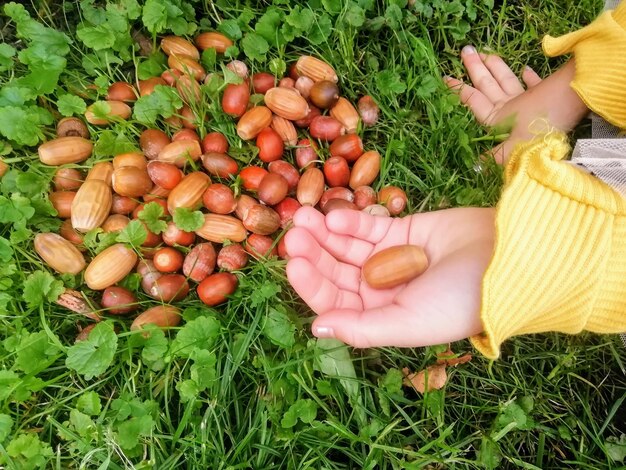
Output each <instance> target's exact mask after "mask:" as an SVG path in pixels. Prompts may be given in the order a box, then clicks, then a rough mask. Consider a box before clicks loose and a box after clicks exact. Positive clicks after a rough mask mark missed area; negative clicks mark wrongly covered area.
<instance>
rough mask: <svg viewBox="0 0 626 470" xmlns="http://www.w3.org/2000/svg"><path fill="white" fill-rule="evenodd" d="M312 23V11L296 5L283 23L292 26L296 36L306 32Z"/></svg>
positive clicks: (313, 16)
mask: <svg viewBox="0 0 626 470" xmlns="http://www.w3.org/2000/svg"><path fill="white" fill-rule="evenodd" d="M314 22H315V14H314V13H313V11H312V10H311V9H310V8H300V6H298V5H297V6H296V7H294V9H293V10H291V12H290V13H289V15H287V16H286V17H285V23H286V24H288V25H290V26H292V27H293V28H294V29H295V30H296V31H297V32H298V36H301V35H302V33H305V32H308V31H309V29H311V26H312V25H313V23H314Z"/></svg>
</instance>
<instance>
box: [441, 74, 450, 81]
mask: <svg viewBox="0 0 626 470" xmlns="http://www.w3.org/2000/svg"><path fill="white" fill-rule="evenodd" d="M450 80H452V77H451V76H450V75H444V76H443V81H444V82H449V81H450Z"/></svg>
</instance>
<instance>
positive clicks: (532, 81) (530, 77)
mask: <svg viewBox="0 0 626 470" xmlns="http://www.w3.org/2000/svg"><path fill="white" fill-rule="evenodd" d="M522 80H523V81H524V83H525V84H526V86H527V87H528V88H532V87H534V86H535V85H537V84H539V83H540V82H541V77H540V76H539V75H538V74H537V72H535V71H534V70H533V69H531V68H530V67H529V66H528V65H527V66H526V67H524V71H523V72H522Z"/></svg>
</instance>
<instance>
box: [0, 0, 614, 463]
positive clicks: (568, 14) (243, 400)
mask: <svg viewBox="0 0 626 470" xmlns="http://www.w3.org/2000/svg"><path fill="white" fill-rule="evenodd" d="M61 3H62V2H57V1H48V2H41V3H40V2H35V4H34V5H33V9H32V10H31V11H33V12H37V13H34V16H37V15H38V16H39V20H40V21H42V22H44V23H46V24H49V25H53V26H55V27H57V28H59V29H64V30H66V31H67V32H68V34H73V33H72V32H73V30H74V29H75V27H76V25H77V22H78V12H77V11H76V10H75V9H71V8H66V10H65V13H64V10H63V8H61V6H62V5H61ZM282 3H291V5H292V6H293V5H296V3H297V2H282ZM318 3H319V2H318ZM386 3H387V2H378V3H377V4H376V6H375V7H374V8H373V10H371V11H369V12H368V14H367V16H368V18H369V19H372V18H376V17H378V16H382V15H384V13H385V7H386ZM417 3H418V4H420V5H424V4H428V5H432V4H435V5H439V7H438V8H439V9H437V8H436V9H435V13H434V14H433V16H432V17H428V16H426V15H423V14H419V13H415V12H406V13H405V15H404V21H403V23H402V25H401V26H399V27H396V28H394V29H391V28H388V27H383V28H382V29H380V30H378V31H374V32H372V31H368V30H367V29H366V28H365V27H363V28H354V27H350V26H346V25H336V26H335V27H334V29H333V31H332V33H331V34H330V36H329V37H328V39H327V41H326V42H324V43H322V44H321V45H317V46H312V45H311V44H310V43H309V42H308V41H307V40H306V39H302V38H299V39H296V40H295V41H293V42H292V43H290V44H289V45H287V46H286V47H284V48H281V49H280V50H277V49H275V48H272V49H270V51H269V52H268V55H267V60H268V61H269V60H270V59H272V58H282V59H284V60H285V61H286V62H287V63H289V62H291V61H292V60H293V59H295V58H297V57H298V56H299V55H300V54H303V53H311V54H316V55H320V56H322V57H324V58H326V60H328V61H329V62H330V63H331V64H332V65H333V66H334V67H335V68H336V70H337V72H338V75H339V76H340V77H341V79H340V85H341V88H342V92H343V93H344V95H345V96H347V97H348V98H349V99H351V100H355V99H357V98H358V97H359V96H361V95H363V94H366V93H367V94H371V95H372V96H373V97H374V98H375V100H376V101H377V102H378V103H379V104H380V107H381V119H380V123H379V124H378V125H377V126H375V127H373V128H371V129H368V130H366V131H365V132H364V134H363V136H364V141H365V142H366V143H367V146H368V147H376V148H377V149H378V150H380V151H381V154H382V155H383V156H384V164H383V169H382V172H381V178H380V181H379V183H378V184H379V185H382V184H389V183H393V184H397V185H399V186H401V187H403V188H405V189H406V190H407V192H408V193H409V195H410V210H411V211H424V210H433V209H438V208H443V207H449V206H467V205H479V206H489V205H493V204H494V203H495V202H496V201H497V199H498V195H499V191H500V188H501V179H500V171H499V169H498V168H493V167H489V168H488V171H485V172H482V173H477V172H476V171H474V169H473V167H474V164H475V163H476V161H477V156H478V155H480V154H481V153H483V152H484V151H486V150H487V149H489V148H490V147H491V146H492V145H493V140H492V139H491V138H490V137H485V136H486V135H488V134H487V131H486V130H485V129H482V128H480V127H479V126H478V125H476V123H475V122H474V121H473V119H472V117H471V115H470V114H469V113H468V112H467V111H466V110H464V109H463V108H462V107H460V106H459V104H458V101H457V99H456V98H455V97H454V96H451V95H450V94H448V93H447V92H446V90H445V87H444V86H443V84H442V83H441V81H440V80H439V77H441V76H442V75H445V74H449V75H453V76H456V77H459V78H461V77H463V69H462V66H461V64H460V61H459V58H458V52H459V50H460V49H461V47H462V46H463V45H465V44H469V43H471V44H474V45H476V46H477V47H479V48H480V49H484V50H487V49H489V50H492V51H495V52H497V53H499V54H501V55H502V56H503V57H504V58H505V60H506V61H507V62H508V63H509V64H511V66H512V68H513V69H514V70H515V71H517V72H519V71H521V70H522V67H523V66H524V65H526V64H529V65H531V66H532V67H533V68H535V70H537V72H538V73H539V74H540V75H546V74H548V73H549V72H550V70H553V69H554V68H555V67H557V66H558V65H559V64H560V63H561V62H562V59H555V60H548V59H546V58H545V57H544V56H542V54H541V51H540V38H541V37H542V36H543V35H544V34H546V33H548V32H550V33H553V34H561V33H564V32H567V31H570V30H572V29H574V28H576V27H577V25H580V24H587V23H588V22H589V21H591V20H592V19H593V18H594V16H595V14H596V13H597V12H598V11H599V10H600V9H601V7H602V5H601V1H599V0H593V1H592V0H584V1H581V2H556V1H552V0H551V1H528V2H497V5H496V6H495V7H494V8H493V9H491V8H489V7H488V6H486V5H485V4H486V3H488V2H478V1H475V2H474V3H472V2H471V1H468V2H467V4H475V5H476V18H472V17H470V16H468V13H467V12H464V9H463V5H465V2H439V1H433V2H426V1H421V2H420V1H418V2H417ZM446 4H448V5H453V6H454V5H458V6H460V10H458V11H456V10H455V11H452V12H451V13H449V14H443V13H442V12H441V9H440V8H441V7H442V6H443V5H446ZM65 5H66V7H67V5H71V2H67V3H66V4H65ZM246 5H247V6H248V8H250V10H251V11H252V12H253V13H254V15H255V16H256V17H257V18H258V17H259V16H260V15H262V14H263V12H264V10H265V9H266V8H267V6H268V4H267V2H250V4H246ZM195 8H196V14H197V18H198V19H202V18H204V19H208V21H209V22H210V24H213V25H214V24H215V21H216V20H217V19H229V18H236V17H237V16H238V15H239V14H240V13H241V12H242V11H243V9H244V4H243V3H241V2H226V1H220V2H217V3H213V2H208V1H204V2H196V3H195ZM279 8H287V7H286V6H284V5H282V6H279ZM253 22H254V20H253ZM464 25H471V29H469V32H466V28H464ZM1 31H2V37H3V39H4V41H7V42H9V43H13V44H19V43H17V42H16V41H15V38H14V36H13V33H14V31H13V26H12V25H11V23H6V24H5V25H4V26H3V27H2V30H1ZM82 52H84V48H83V46H82V44H81V43H80V42H76V43H75V44H74V45H73V46H72V51H71V53H70V56H69V57H70V59H69V64H68V67H67V72H66V73H65V75H63V77H62V80H63V83H66V84H67V83H69V82H74V83H79V82H81V81H82V82H87V81H88V80H91V79H90V78H87V77H85V76H84V74H83V73H82V72H81V66H80V60H81V53H82ZM242 56H243V54H242ZM266 67H267V63H256V64H255V68H256V69H266ZM383 70H388V71H391V72H393V73H395V74H397V77H398V78H399V79H400V80H401V81H402V82H403V83H404V84H406V91H405V92H402V93H398V94H395V93H392V92H390V91H389V89H388V88H384V87H383V88H381V87H380V86H379V85H380V83H379V82H377V79H376V77H377V73H378V72H379V71H383ZM133 71H134V69H133V67H132V65H130V66H129V65H128V64H127V65H123V66H116V65H114V64H113V65H111V66H109V67H107V68H106V69H104V70H102V71H101V73H102V75H104V76H108V78H109V79H113V77H116V78H118V79H119V78H122V77H126V78H127V79H128V78H132V73H133ZM429 77H430V78H429ZM12 79H13V77H12V76H11V75H10V74H8V73H6V74H4V75H0V84H7V83H9V82H10V81H11V80H12ZM53 101H54V100H48V99H46V98H41V99H40V104H41V105H42V106H46V107H51V108H53V107H54V103H53ZM124 126H125V127H124ZM123 128H125V129H127V131H128V134H129V135H132V136H136V135H138V132H139V131H140V130H141V129H143V127H142V126H140V125H138V124H136V123H130V124H126V125H120V126H119V127H118V129H123ZM214 129H219V130H222V131H224V132H225V133H227V135H229V137H230V139H231V142H233V143H234V144H235V145H237V144H236V139H235V138H234V136H235V134H234V128H233V125H232V123H231V122H229V121H227V120H224V119H220V118H219V117H218V118H217V119H216V120H214V121H209V122H207V123H205V125H204V128H203V131H208V130H214ZM101 132H102V131H101V130H98V131H97V133H101ZM46 133H47V134H48V135H52V133H53V127H52V126H49V127H48V128H47V129H46ZM133 138H134V137H133ZM246 151H247V147H243V148H242V155H244V156H245V155H246ZM5 158H9V159H13V160H12V161H15V162H16V163H15V165H16V166H17V167H18V168H21V169H26V168H31V170H30V171H32V172H35V173H38V174H40V175H42V177H43V178H44V179H49V178H50V177H51V176H52V172H51V171H50V170H48V169H45V168H43V167H41V166H38V165H37V164H36V162H35V161H36V157H35V151H34V148H22V149H19V148H16V150H15V151H14V152H13V153H11V154H10V155H7V156H5ZM3 192H4V189H3ZM12 230H13V228H12V227H11V226H10V225H4V226H2V228H0V234H1V235H2V236H4V237H7V238H8V237H9V235H10V233H11V231H12ZM14 249H15V255H14V261H15V262H16V263H17V264H18V266H19V268H20V272H19V273H18V274H17V275H15V276H14V278H13V279H14V286H13V287H11V286H9V287H8V288H7V287H6V286H3V287H2V289H3V290H6V291H7V292H8V293H9V294H10V295H11V296H13V297H14V298H15V300H13V301H10V302H9V303H8V304H7V307H6V308H5V309H4V310H5V311H4V312H3V314H2V316H1V317H0V325H1V330H0V331H3V334H2V337H3V339H4V341H3V342H2V347H1V348H0V361H1V362H2V370H0V373H5V375H0V407H1V408H0V413H3V414H4V415H7V416H10V418H11V419H12V421H13V426H12V429H11V431H10V432H9V433H8V435H6V436H4V437H2V433H1V432H0V461H1V460H5V461H6V463H5V465H6V468H10V469H25V468H36V465H35V462H36V460H37V459H35V458H34V455H35V454H37V453H38V452H39V453H40V454H41V458H40V459H39V460H38V463H39V464H41V468H54V469H65V468H81V469H82V468H84V469H97V468H102V469H127V468H128V469H131V468H136V469H144V468H154V469H158V470H167V469H182V468H189V469H208V468H210V469H244V468H254V469H296V468H312V469H374V468H376V469H400V468H403V469H405V468H406V469H417V468H428V469H457V468H458V469H474V468H498V469H508V468H511V469H512V468H529V469H533V468H541V469H563V468H576V469H617V468H623V466H621V465H623V462H619V461H616V460H613V459H612V458H611V457H610V455H613V456H614V457H615V455H618V456H619V455H620V454H619V449H623V446H626V443H624V444H623V446H622V447H619V446H618V445H617V444H615V442H612V440H613V439H619V438H620V436H621V435H623V434H625V433H626V368H625V364H626V354H625V352H624V349H623V347H622V346H621V344H620V342H619V340H618V339H617V338H616V337H614V336H597V335H591V334H581V335H578V336H567V335H557V334H548V335H533V336H526V337H523V338H515V339H513V340H510V341H508V342H506V343H505V344H504V346H503V351H502V357H501V359H499V360H498V361H497V362H493V363H491V362H489V361H487V360H485V359H484V358H482V357H480V356H478V355H476V356H475V357H474V358H473V359H472V361H471V362H469V363H467V364H463V365H460V366H458V367H457V368H450V369H449V381H448V384H447V385H446V387H445V388H444V389H442V390H440V391H436V392H431V393H428V394H426V395H425V396H423V395H420V394H418V393H416V392H414V391H413V390H411V389H408V388H402V387H401V385H400V380H401V374H400V372H399V371H400V370H401V369H402V368H403V367H408V368H409V369H411V370H415V371H418V370H421V369H423V368H424V367H426V366H428V365H430V364H432V363H433V362H434V360H435V354H436V352H437V351H438V349H437V348H416V349H394V348H386V349H375V350H350V351H349V353H350V357H349V358H351V360H349V358H348V356H346V353H347V351H346V350H345V349H339V350H335V351H333V352H332V353H329V352H328V351H326V355H324V352H325V350H323V349H321V347H322V346H323V345H322V344H317V343H316V342H315V341H314V339H312V337H311V335H310V330H309V325H310V323H311V321H312V317H311V312H310V311H308V310H307V309H306V307H305V306H304V305H303V304H302V303H301V301H299V299H297V297H296V296H295V294H294V293H293V292H292V291H291V290H290V288H289V287H288V284H287V282H286V279H285V275H284V270H283V267H284V264H283V262H279V261H271V262H265V263H253V264H252V265H251V266H250V267H248V268H246V270H245V277H243V278H242V283H241V286H240V289H239V290H238V291H237V293H236V295H235V297H234V298H233V299H232V300H231V301H230V302H229V303H228V305H227V306H225V307H220V308H217V309H206V308H205V309H202V304H201V303H200V302H199V301H198V300H197V299H196V297H195V296H194V297H191V299H192V300H186V301H185V302H184V305H183V307H186V308H187V310H186V311H185V320H186V321H191V320H193V319H194V318H196V317H202V318H206V317H210V318H216V319H218V320H219V322H220V328H219V331H217V332H214V333H212V334H207V335H206V341H207V342H206V343H202V342H199V343H197V344H196V345H195V346H196V349H197V351H201V350H203V351H205V353H206V355H210V354H211V353H213V354H214V356H212V358H213V359H214V361H215V362H214V364H212V363H211V360H212V359H207V357H199V356H198V355H196V354H200V353H197V352H196V353H193V354H192V357H191V358H190V357H188V356H189V354H185V353H180V351H177V350H176V347H177V343H175V342H174V337H175V336H176V332H175V331H172V332H170V333H169V334H168V335H162V336H158V335H157V336H155V337H156V338H157V339H160V341H161V344H158V341H157V339H155V340H154V341H152V342H150V343H149V346H147V347H146V348H143V349H142V347H143V346H142V344H138V343H141V341H138V339H137V338H136V337H135V336H136V335H131V334H130V333H129V332H128V326H129V322H127V321H124V320H123V319H115V324H116V327H117V329H118V347H117V352H116V354H115V358H114V361H113V363H112V364H111V366H110V367H108V369H107V370H106V372H104V373H103V374H101V375H98V376H97V377H95V378H92V379H90V380H86V379H85V378H83V377H82V376H81V375H79V374H77V373H76V372H73V371H70V370H69V369H67V368H66V366H65V356H66V354H65V351H64V350H65V348H68V347H69V346H71V345H72V344H73V340H74V337H75V335H76V333H77V325H83V326H84V325H86V324H88V321H87V320H86V319H84V318H83V317H80V316H78V315H73V314H71V313H69V312H68V311H67V310H64V309H61V308H59V307H57V306H55V305H54V304H51V303H48V302H46V303H44V304H43V305H42V306H40V307H29V306H28V305H27V304H25V303H24V302H22V301H20V299H21V295H22V293H21V285H22V283H23V282H24V281H25V279H26V276H27V274H28V273H29V272H30V271H33V270H36V269H45V268H44V266H43V265H42V264H41V262H40V261H39V260H38V259H37V256H36V255H35V254H34V252H33V250H32V243H30V241H28V240H26V241H24V242H21V243H18V244H16V245H15V246H14ZM264 289H265V290H264ZM141 301H142V302H144V303H145V304H146V305H150V303H149V302H150V300H149V299H148V298H147V297H145V296H144V297H142V298H141ZM276 309H279V310H280V309H282V310H281V312H282V315H281V314H280V313H279V314H276ZM272 315H274V316H275V315H278V318H280V319H281V320H280V321H279V322H278V323H279V327H281V328H284V329H286V332H285V330H282V332H283V336H281V337H282V338H283V339H284V338H287V339H288V340H289V338H293V341H292V343H291V344H288V345H287V346H286V347H284V346H279V345H277V344H276V341H272V340H271V337H272V334H271V332H270V329H269V327H268V326H267V321H268V320H267V319H268V317H270V316H272ZM285 315H286V317H285ZM286 318H287V320H286ZM289 328H294V330H293V334H292V333H291V330H289ZM39 331H43V332H44V334H43V339H42V340H41V341H43V344H47V345H48V346H47V347H50V344H52V345H54V344H55V342H56V341H57V339H58V346H59V347H58V349H56V350H55V349H54V348H53V349H52V352H51V353H50V354H49V355H46V354H45V352H42V351H40V350H37V353H38V354H39V355H33V356H32V357H34V358H42V357H48V358H49V359H50V361H49V362H50V363H49V364H48V365H46V366H45V367H43V369H42V370H36V368H35V369H34V370H35V372H32V373H31V374H28V373H26V372H24V370H23V367H21V366H20V364H24V362H25V361H26V362H28V360H29V358H28V357H22V358H21V359H20V353H19V352H20V349H21V348H26V344H25V343H24V342H21V341H22V339H21V338H23V337H24V335H25V334H26V332H29V333H35V332H39ZM181 331H182V330H181ZM193 333H198V335H200V333H199V329H196V331H194V332H193ZM178 346H180V344H178ZM452 347H453V349H454V351H455V352H458V353H463V352H469V351H471V346H470V345H469V343H468V342H459V343H456V344H453V345H452ZM150 348H153V349H152V350H151V351H152V353H153V354H152V356H150V355H149V354H148V353H149V352H150V351H148V350H149V349H150ZM159 348H160V349H159ZM203 348H206V349H203ZM25 350H27V351H28V354H30V352H31V349H25ZM203 354H204V353H203ZM329 354H334V355H333V356H332V358H331V357H330V356H329ZM31 360H32V359H31ZM201 367H204V368H201ZM333 368H335V369H333ZM9 370H12V371H14V372H15V377H17V378H11V377H9V376H8V375H7V374H8V373H7V371H9ZM333 370H334V372H333ZM213 374H214V375H213ZM192 378H194V380H195V383H196V384H198V383H200V382H201V381H203V380H204V381H205V382H206V384H205V385H206V386H205V387H204V389H203V390H201V391H194V390H193V386H194V384H193V383H192V382H191V381H190V379H192ZM181 384H186V385H185V386H189V387H192V388H190V389H189V390H188V391H187V395H188V398H189V399H188V400H183V399H181V393H180V388H181V387H183V385H181ZM177 387H178V388H177ZM25 388H27V389H30V392H27V393H20V391H23V390H24V389H25ZM91 393H93V394H91ZM79 400H81V401H79ZM92 401H95V402H99V404H95V403H91V402H92ZM89 403H91V406H88V404H89ZM77 411H81V413H78V412H77ZM293 417H296V418H298V417H299V418H298V420H297V421H296V423H295V425H293V426H289V424H292V423H289V422H288V421H290V419H291V418H293ZM2 419H5V418H2ZM147 422H149V423H148V424H146V423H147ZM2 423H3V421H2V420H0V431H1V430H2V429H6V427H4V428H3V426H2ZM146 426H147V427H146ZM142 429H147V431H142ZM20 435H25V436H34V437H35V438H36V439H38V440H39V441H40V443H37V442H36V441H29V442H26V443H24V442H23V449H24V452H25V453H24V454H21V455H20V456H19V457H17V458H15V457H14V458H9V457H8V454H7V452H12V453H13V454H15V452H16V448H17V447H18V445H17V443H16V442H17V441H18V439H19V436H20ZM133 438H135V439H137V445H136V446H134V445H132V441H133ZM21 439H25V438H21ZM129 441H130V443H129ZM622 442H623V441H622ZM38 446H41V447H38ZM11 449H12V450H11ZM41 449H44V450H43V451H42V450H41ZM28 451H32V452H33V455H27V452H28ZM611 452H613V453H612V454H610V453H611ZM18 453H19V452H18ZM622 455H623V450H622Z"/></svg>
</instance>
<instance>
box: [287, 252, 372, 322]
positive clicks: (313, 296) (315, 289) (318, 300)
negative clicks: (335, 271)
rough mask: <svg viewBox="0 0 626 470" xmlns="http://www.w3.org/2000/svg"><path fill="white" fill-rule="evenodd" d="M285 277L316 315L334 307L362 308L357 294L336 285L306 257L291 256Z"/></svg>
mask: <svg viewBox="0 0 626 470" xmlns="http://www.w3.org/2000/svg"><path fill="white" fill-rule="evenodd" d="M287 279H289V283H290V284H291V286H292V287H293V288H294V290H295V291H296V292H297V293H298V295H299V296H300V297H301V298H302V300H304V301H305V302H306V304H307V305H308V306H309V307H311V310H313V311H314V312H315V313H317V314H318V315H319V314H323V313H326V312H328V311H329V310H334V309H344V308H345V309H356V310H361V309H363V303H362V302H361V298H360V297H359V296H358V295H357V294H355V293H354V292H350V291H346V290H343V289H340V288H339V287H337V286H336V285H335V284H333V283H332V282H331V281H330V280H329V279H327V278H326V277H325V276H323V275H322V273H320V272H319V271H318V270H317V268H316V267H315V266H313V265H312V264H311V262H310V261H309V260H307V259H304V258H291V259H290V260H289V261H288V262H287Z"/></svg>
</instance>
